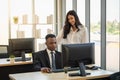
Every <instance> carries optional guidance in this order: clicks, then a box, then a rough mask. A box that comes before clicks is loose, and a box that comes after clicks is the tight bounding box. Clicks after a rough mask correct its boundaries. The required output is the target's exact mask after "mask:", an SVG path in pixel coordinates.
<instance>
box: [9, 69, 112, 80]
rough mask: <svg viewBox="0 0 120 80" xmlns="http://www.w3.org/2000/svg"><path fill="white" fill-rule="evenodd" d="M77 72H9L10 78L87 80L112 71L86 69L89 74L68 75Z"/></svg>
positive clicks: (23, 79)
mask: <svg viewBox="0 0 120 80" xmlns="http://www.w3.org/2000/svg"><path fill="white" fill-rule="evenodd" d="M73 72H78V71H72V72H68V73H67V74H65V73H64V72H59V73H41V72H40V71H39V72H27V73H19V74H9V77H10V78H11V80H87V79H96V78H104V77H108V76H109V75H110V74H112V73H113V72H110V71H106V70H94V71H91V70H87V72H90V73H91V75H87V76H86V77H80V76H77V77H69V76H68V74H69V73H73Z"/></svg>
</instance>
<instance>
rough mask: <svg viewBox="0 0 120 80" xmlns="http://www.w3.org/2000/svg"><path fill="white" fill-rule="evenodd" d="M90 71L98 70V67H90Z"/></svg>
mask: <svg viewBox="0 0 120 80" xmlns="http://www.w3.org/2000/svg"><path fill="white" fill-rule="evenodd" d="M91 69H92V70H98V69H99V67H98V66H92V67H91Z"/></svg>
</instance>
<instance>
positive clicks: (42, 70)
mask: <svg viewBox="0 0 120 80" xmlns="http://www.w3.org/2000/svg"><path fill="white" fill-rule="evenodd" d="M41 72H43V73H50V72H51V69H50V68H47V67H43V68H41Z"/></svg>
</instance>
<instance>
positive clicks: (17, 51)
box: [8, 38, 35, 57]
mask: <svg viewBox="0 0 120 80" xmlns="http://www.w3.org/2000/svg"><path fill="white" fill-rule="evenodd" d="M34 43H35V41H34V38H16V39H9V52H8V53H9V55H10V54H13V55H15V57H21V55H22V53H32V52H34V51H35V48H34Z"/></svg>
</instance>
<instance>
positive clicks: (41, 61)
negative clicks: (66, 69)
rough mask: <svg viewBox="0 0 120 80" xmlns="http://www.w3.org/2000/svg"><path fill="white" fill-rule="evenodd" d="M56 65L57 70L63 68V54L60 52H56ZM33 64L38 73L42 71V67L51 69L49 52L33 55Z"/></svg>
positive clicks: (43, 51) (44, 51)
mask: <svg viewBox="0 0 120 80" xmlns="http://www.w3.org/2000/svg"><path fill="white" fill-rule="evenodd" d="M55 63H56V69H61V68H63V62H62V54H61V53H60V52H58V51H55ZM33 64H34V69H35V70H36V71H40V70H41V68H42V67H48V68H50V60H49V57H48V53H47V50H42V51H39V52H36V53H33Z"/></svg>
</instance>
